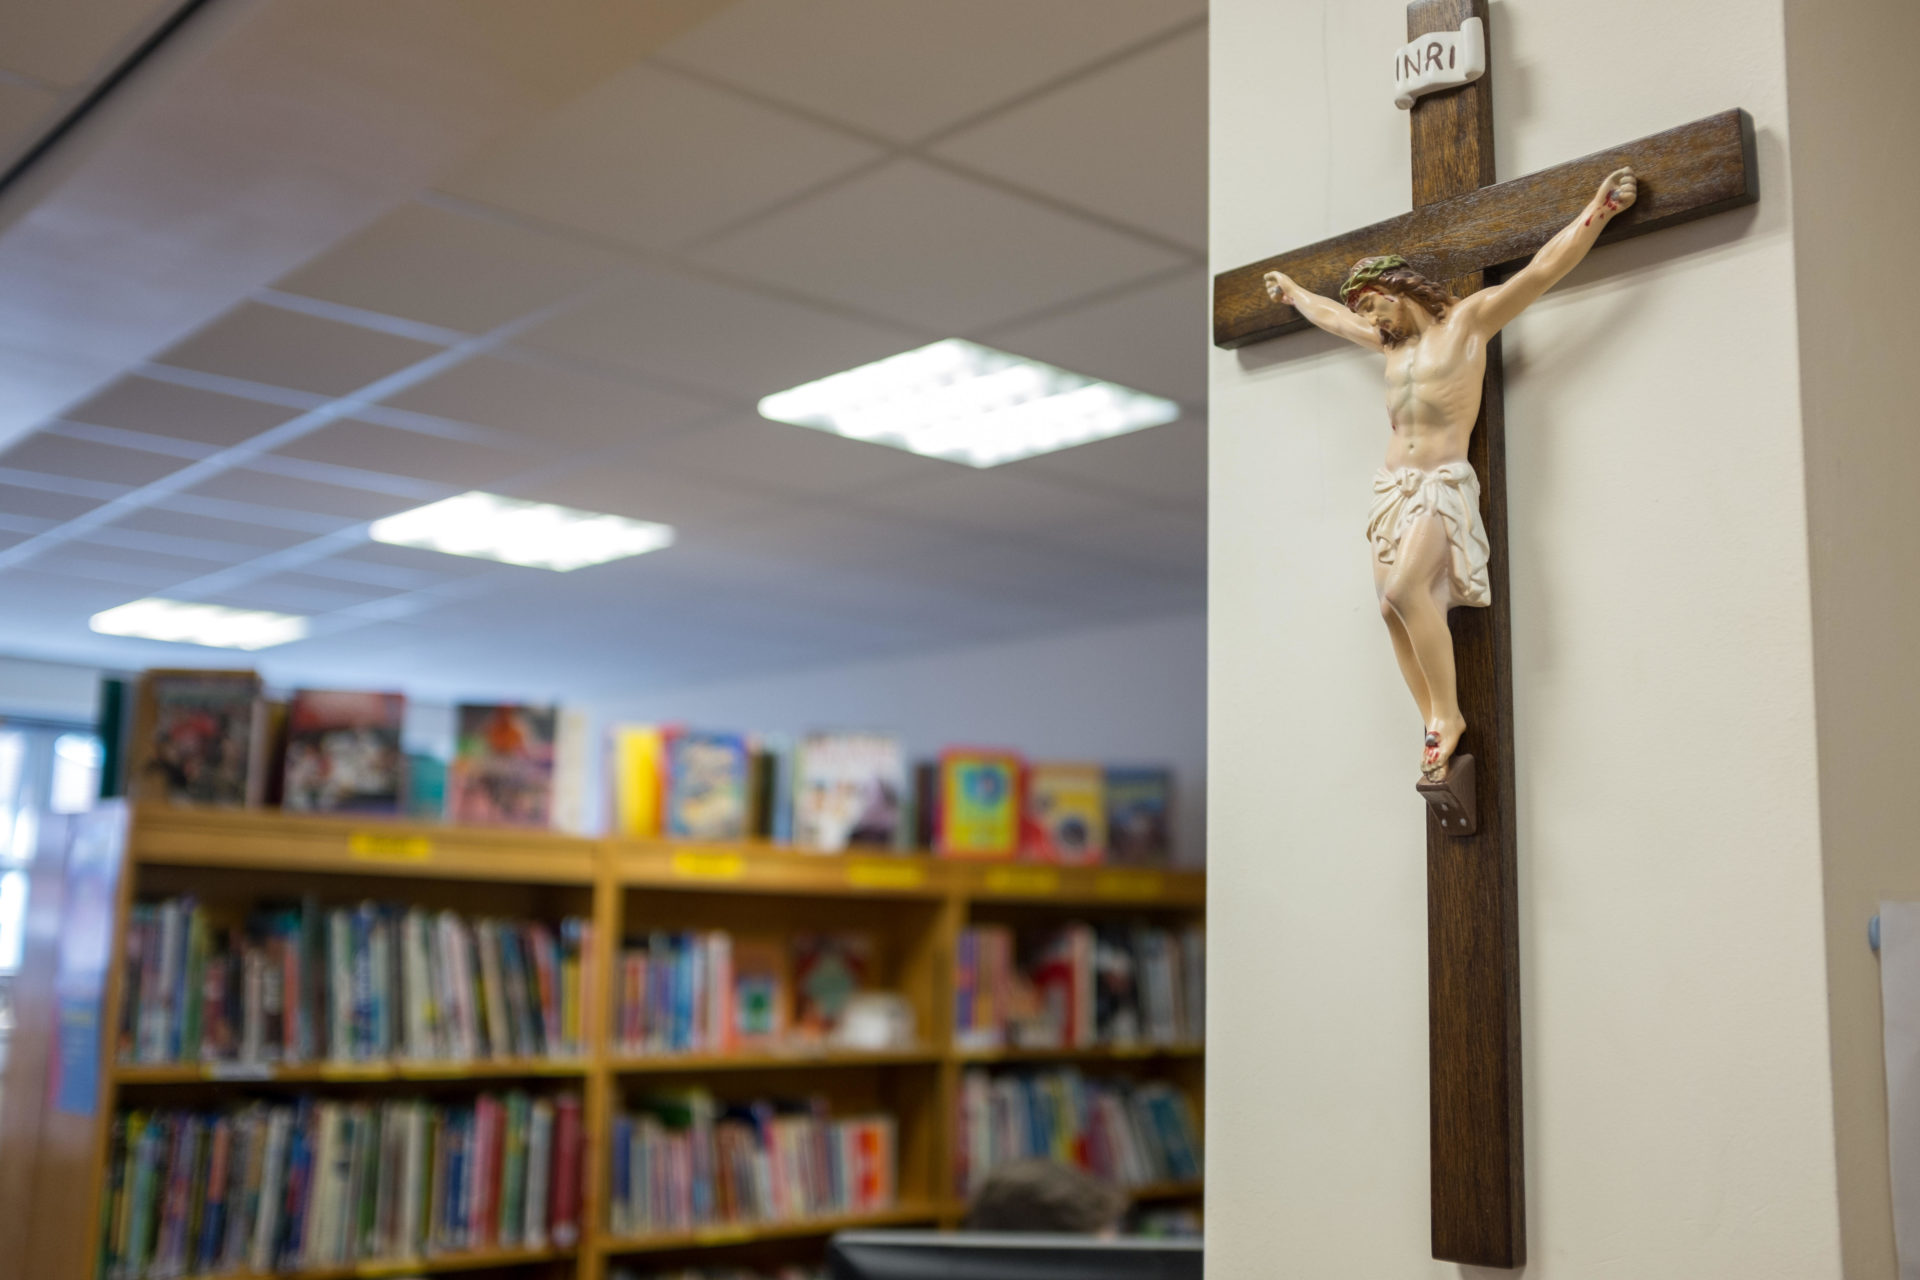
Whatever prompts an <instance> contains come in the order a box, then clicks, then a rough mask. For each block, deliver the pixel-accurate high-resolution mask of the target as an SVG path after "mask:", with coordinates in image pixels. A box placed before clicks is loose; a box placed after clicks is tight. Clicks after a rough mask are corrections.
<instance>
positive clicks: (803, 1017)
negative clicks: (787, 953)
mask: <svg viewBox="0 0 1920 1280" xmlns="http://www.w3.org/2000/svg"><path fill="white" fill-rule="evenodd" d="M872 973H873V939H872V938H870V937H868V936H867V935H866V934H862V933H810V934H809V933H803V934H797V935H795V937H794V939H793V1025H794V1030H795V1032H796V1033H797V1034H799V1035H800V1036H802V1037H804V1038H807V1039H815V1038H819V1039H825V1038H826V1037H828V1036H830V1035H832V1034H833V1031H834V1029H835V1028H837V1027H838V1026H839V1025H840V1018H841V1015H842V1014H843V1013H845V1012H846V1007H847V1001H848V1000H849V999H851V998H852V997H853V996H854V994H855V993H857V992H860V991H864V990H866V988H867V983H868V981H869V979H870V977H871V975H872Z"/></svg>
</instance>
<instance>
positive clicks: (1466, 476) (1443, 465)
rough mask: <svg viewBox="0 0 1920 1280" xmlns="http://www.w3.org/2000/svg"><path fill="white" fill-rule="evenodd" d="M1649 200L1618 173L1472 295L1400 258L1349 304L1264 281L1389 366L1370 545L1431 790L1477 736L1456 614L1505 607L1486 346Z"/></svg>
mask: <svg viewBox="0 0 1920 1280" xmlns="http://www.w3.org/2000/svg"><path fill="white" fill-rule="evenodd" d="M1637 194H1638V191H1637V188H1636V186H1635V183H1634V177H1633V170H1632V169H1617V170H1615V171H1614V172H1613V173H1610V174H1608V175H1607V179H1606V181H1605V182H1602V183H1601V184H1600V189H1599V190H1598V191H1596V192H1594V195H1593V199H1592V200H1591V201H1589V202H1588V204H1587V207H1586V208H1585V209H1584V210H1583V211H1582V212H1581V214H1580V216H1578V217H1576V218H1575V219H1574V220H1573V221H1572V222H1570V223H1568V224H1567V226H1566V227H1565V228H1564V229H1563V230H1562V231H1560V232H1559V234H1557V235H1555V236H1554V237H1553V239H1551V240H1549V241H1547V243H1546V244H1545V245H1543V246H1541V249H1540V252H1539V253H1537V254H1535V255H1534V257H1533V261H1532V262H1529V263H1528V264H1527V265H1526V266H1524V267H1522V268H1521V269H1520V270H1519V271H1516V272H1515V273H1514V274H1513V275H1512V276H1511V277H1509V278H1508V279H1507V280H1506V281H1505V282H1503V283H1501V284H1497V285H1493V286H1491V287H1489V288H1486V289H1482V290H1480V291H1479V292H1478V293H1475V294H1473V295H1472V296H1470V297H1466V298H1456V297H1454V296H1453V294H1451V293H1449V292H1448V291H1447V289H1446V287H1445V286H1444V285H1439V284H1435V283H1434V282H1433V281H1431V280H1428V279H1427V278H1426V277H1425V276H1422V275H1421V274H1420V273H1419V272H1417V271H1414V270H1413V269H1412V268H1411V267H1409V266H1408V265H1407V263H1406V260H1405V259H1404V258H1399V257H1396V256H1394V255H1392V254H1386V255H1382V256H1380V257H1373V258H1362V259H1361V260H1360V261H1359V262H1356V263H1355V264H1354V266H1353V271H1352V273H1351V274H1350V275H1348V276H1347V281H1346V283H1345V284H1343V285H1341V286H1340V301H1339V302H1335V301H1333V300H1332V299H1330V298H1323V297H1321V296H1320V295H1319V294H1316V293H1313V292H1310V291H1309V290H1306V289H1303V288H1301V287H1300V286H1299V285H1297V284H1295V283H1294V282H1293V281H1292V280H1290V279H1288V278H1287V276H1285V275H1284V274H1282V273H1281V272H1278V271H1269V272H1267V274H1266V285H1267V295H1268V296H1269V297H1271V298H1272V299H1273V300H1274V301H1276V302H1284V303H1286V304H1287V305H1288V306H1290V307H1292V308H1293V309H1294V310H1296V311H1298V312H1299V313H1300V314H1301V315H1302V316H1303V317H1305V318H1306V319H1307V320H1309V321H1311V322H1312V323H1314V324H1315V325H1318V326H1319V327H1320V328H1322V329H1325V330H1326V331H1327V332H1328V333H1331V334H1335V335H1338V336H1339V337H1342V338H1345V339H1347V341H1349V342H1356V343H1358V344H1359V345H1361V346H1363V347H1366V348H1368V349H1370V350H1373V351H1378V352H1381V353H1382V354H1383V355H1385V356H1386V358H1387V419H1388V422H1389V423H1390V424H1391V426H1392V429H1393V438H1392V441H1391V442H1390V443H1389V444H1388V446H1387V460H1386V463H1385V464H1384V465H1383V466H1382V467H1381V468H1380V471H1379V473H1378V474H1377V475H1375V476H1374V478H1373V509H1372V511H1371V513H1370V514H1369V515H1368V517H1367V541H1368V542H1369V543H1371V544H1372V547H1373V582H1374V588H1375V591H1376V592H1377V594H1378V595H1379V598H1380V616H1381V617H1383V618H1385V619H1386V623H1387V632H1388V634H1389V635H1391V636H1392V637H1393V653H1394V657H1395V658H1397V659H1398V660H1399V663H1400V674H1401V675H1402V676H1403V677H1405V679H1406V682H1407V688H1408V689H1409V690H1411V691H1412V693H1413V700H1414V701H1415V702H1416V703H1418V704H1419V706H1420V719H1421V720H1422V721H1423V722H1424V724H1425V726H1426V728H1425V737H1424V739H1423V741H1422V744H1421V756H1420V772H1421V775H1422V777H1423V778H1424V779H1425V780H1426V781H1428V782H1440V781H1443V780H1445V778H1446V776H1447V768H1448V764H1449V762H1450V761H1451V760H1452V759H1453V752H1454V748H1455V747H1457V746H1458V745H1459V744H1460V735H1461V733H1463V732H1464V731H1465V730H1466V727H1467V722H1466V720H1465V719H1464V718H1463V717H1462V716H1461V714H1460V701H1459V697H1458V695H1457V693H1456V691H1455V687H1454V671H1453V635H1452V633H1451V632H1449V631H1448V630H1447V613H1448V612H1449V611H1450V610H1451V609H1453V608H1454V607H1455V606H1456V605H1463V604H1464V605H1475V606H1484V605H1487V604H1490V603H1491V602H1492V600H1493V592H1492V589H1491V588H1490V587H1489V585H1488V582H1487V555H1488V547H1487V531H1486V526H1485V525H1484V524H1482V523H1481V519H1480V480H1479V478H1478V477H1477V476H1475V475H1474V473H1473V467H1472V465H1471V464H1470V463H1468V461H1467V440H1468V437H1470V436H1471V435H1472V434H1473V424H1474V420H1475V419H1477V418H1478V417H1479V416H1480V391H1481V385H1482V382H1483V380H1484V377H1485V374H1486V369H1487V343H1488V342H1490V341H1491V340H1492V338H1493V336H1494V335H1495V334H1497V333H1499V332H1500V330H1502V329H1504V328H1506V326H1507V324H1508V322H1509V321H1511V320H1512V319H1513V318H1514V317H1515V316H1517V315H1519V314H1520V313H1521V312H1522V311H1524V310H1526V309H1527V307H1528V306H1529V305H1530V304H1531V303H1532V302H1533V301H1534V300H1535V299H1537V298H1538V297H1539V296H1540V295H1541V294H1543V293H1545V292H1546V291H1547V290H1548V289H1550V288H1552V287H1553V285H1554V284H1555V283H1557V282H1558V281H1559V280H1560V278H1561V277H1562V276H1564V275H1566V274H1567V272H1569V271H1571V270H1573V269H1574V267H1576V266H1578V265H1579V263H1580V260H1581V259H1582V258H1584V257H1586V256H1587V250H1589V249H1591V248H1593V242H1594V241H1595V240H1597V239H1599V237H1600V233H1601V232H1602V231H1604V230H1605V229H1606V226H1607V223H1609V222H1611V221H1612V220H1613V216H1614V215H1615V214H1617V213H1619V212H1620V211H1621V210H1622V209H1625V208H1627V207H1628V206H1629V205H1631V204H1632V203H1633V201H1634V197H1635V196H1636V195H1637Z"/></svg>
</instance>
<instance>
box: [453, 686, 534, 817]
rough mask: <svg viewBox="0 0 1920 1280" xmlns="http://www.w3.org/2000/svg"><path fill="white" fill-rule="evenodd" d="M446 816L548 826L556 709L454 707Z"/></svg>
mask: <svg viewBox="0 0 1920 1280" xmlns="http://www.w3.org/2000/svg"><path fill="white" fill-rule="evenodd" d="M454 715H455V726H456V728H455V735H456V736H455V745H454V756H453V765H452V767H451V768H450V769H449V770H448V772H447V817H448V818H449V820H451V821H453V822H458V823H478V824H503V825H508V826H521V827H544V826H546V825H547V823H548V820H549V818H550V816H551V813H552V806H553V740H554V729H555V722H556V718H557V717H556V709H555V708H553V707H551V706H546V707H537V706H522V705H519V704H516V703H483V704H472V703H463V704H461V705H460V706H459V707H457V708H455V712H454Z"/></svg>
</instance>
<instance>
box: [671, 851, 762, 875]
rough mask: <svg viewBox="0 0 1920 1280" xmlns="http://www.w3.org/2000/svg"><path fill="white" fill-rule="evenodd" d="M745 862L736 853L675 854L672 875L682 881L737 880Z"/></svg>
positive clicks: (744, 872)
mask: <svg viewBox="0 0 1920 1280" xmlns="http://www.w3.org/2000/svg"><path fill="white" fill-rule="evenodd" d="M746 873H747V860H746V858H745V857H743V856H742V855H740V854H737V853H676V854H674V855H673V874H675V875H676V876H679V877H680V878H681V879H682V880H738V879H739V878H740V877H741V876H743V875H745V874H746Z"/></svg>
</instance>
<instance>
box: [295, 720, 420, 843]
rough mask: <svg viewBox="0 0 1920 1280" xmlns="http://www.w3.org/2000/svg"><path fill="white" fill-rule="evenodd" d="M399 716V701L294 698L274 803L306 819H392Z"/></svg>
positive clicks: (396, 804) (398, 780)
mask: <svg viewBox="0 0 1920 1280" xmlns="http://www.w3.org/2000/svg"><path fill="white" fill-rule="evenodd" d="M406 711H407V700H406V697H405V696H404V695H402V694H398V693H356V692H347V691H340V690H329V689H299V690H295V692H294V695H293V698H292V700H291V701H290V702H289V703H288V704H287V755H286V773H285V778H286V784H285V790H284V792H283V793H282V799H281V803H282V804H283V805H284V806H285V807H286V808H288V809H296V810H301V811H306V812H320V813H326V812H350V813H397V812H399V810H400V796H401V791H402V780H403V777H404V769H405V757H404V755H403V754H402V752H401V749H400V723H401V721H402V719H404V718H405V716H406Z"/></svg>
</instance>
